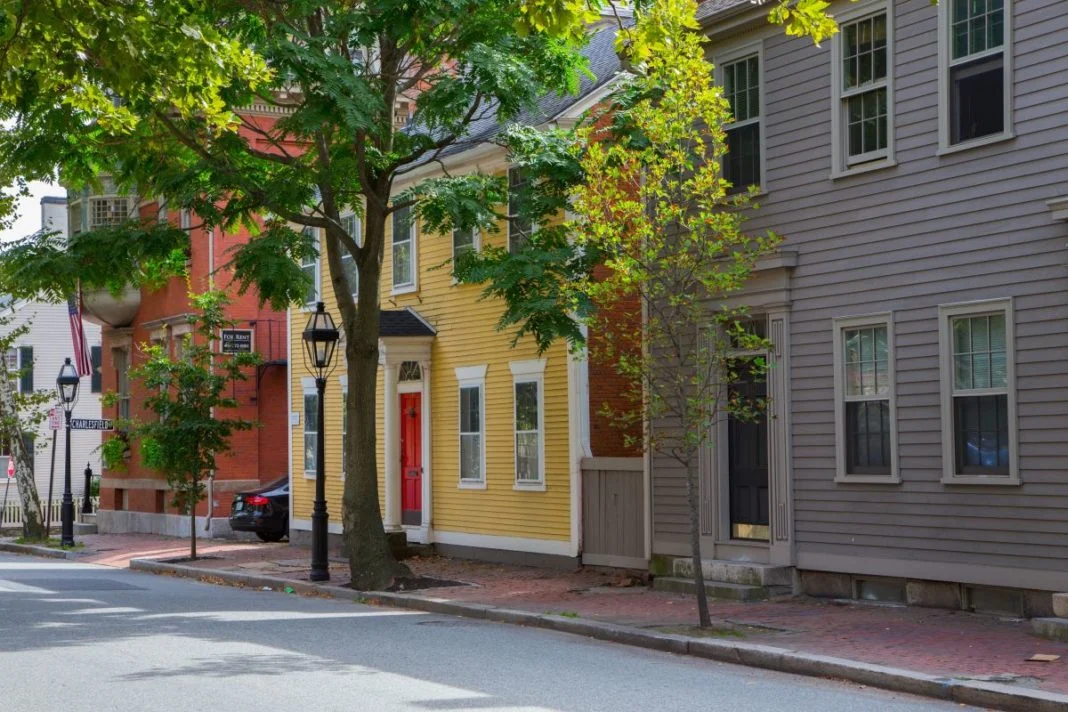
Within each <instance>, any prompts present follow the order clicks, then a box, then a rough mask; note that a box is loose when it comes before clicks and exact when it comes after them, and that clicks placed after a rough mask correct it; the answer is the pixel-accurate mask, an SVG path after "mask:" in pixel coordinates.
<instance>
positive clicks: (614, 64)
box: [415, 27, 620, 165]
mask: <svg viewBox="0 0 1068 712" xmlns="http://www.w3.org/2000/svg"><path fill="white" fill-rule="evenodd" d="M615 39H616V31H615V27H607V28H605V29H602V30H600V31H598V32H597V33H596V34H594V35H593V36H592V37H591V38H590V41H589V43H588V44H587V45H586V47H585V48H584V49H583V50H582V54H583V56H585V57H586V59H587V62H588V65H587V66H588V69H589V71H590V74H591V75H592V76H589V75H586V74H582V75H581V79H580V82H579V88H578V93H576V94H556V93H553V94H546V95H545V96H543V97H542V98H541V99H539V100H538V102H537V104H536V105H535V106H533V107H530V108H527V109H524V110H523V111H521V112H520V114H519V116H517V117H516V118H515V119H514V120H513V121H511V122H509V123H512V124H519V125H526V126H537V125H539V124H544V123H545V122H547V121H550V120H551V119H553V118H554V117H556V116H558V115H559V114H561V113H563V112H564V111H566V110H567V109H568V108H570V107H571V106H574V105H575V104H577V103H578V102H580V101H582V100H583V99H585V98H586V97H588V96H589V95H590V94H592V93H593V92H595V91H596V90H597V89H600V88H601V87H602V86H604V85H605V84H606V83H607V82H608V81H609V80H611V79H612V77H614V76H615V75H616V74H617V73H618V72H619V70H620V62H619V56H618V55H616V52H615ZM507 125H508V124H506V123H502V122H500V121H499V120H498V119H497V110H496V107H495V106H488V107H486V108H485V109H484V110H483V111H482V112H481V113H480V115H479V116H478V118H476V119H475V120H474V121H472V122H471V124H470V126H469V127H468V131H467V135H466V136H465V137H464V138H462V139H461V140H459V141H457V142H456V143H454V144H452V145H451V146H449V147H448V148H446V149H445V150H443V151H442V152H441V153H440V154H439V156H449V155H453V154H456V153H461V152H463V151H467V150H469V149H471V148H473V147H474V146H477V145H479V144H482V143H488V142H490V141H492V140H493V138H494V137H495V136H496V135H497V134H499V133H500V132H501V130H502V129H503V128H504V127H505V126H507ZM429 159H430V157H429V156H425V157H424V158H423V159H422V160H419V161H416V162H415V165H418V164H419V163H424V162H426V161H428V160H429Z"/></svg>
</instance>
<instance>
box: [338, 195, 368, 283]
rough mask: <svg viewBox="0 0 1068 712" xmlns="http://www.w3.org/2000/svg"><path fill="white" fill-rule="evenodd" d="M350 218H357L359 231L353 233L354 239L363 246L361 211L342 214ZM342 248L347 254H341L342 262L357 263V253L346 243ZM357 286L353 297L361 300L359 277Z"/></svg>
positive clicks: (357, 229)
mask: <svg viewBox="0 0 1068 712" xmlns="http://www.w3.org/2000/svg"><path fill="white" fill-rule="evenodd" d="M348 218H355V219H356V232H357V234H356V235H353V236H352V237H353V239H354V240H356V244H357V245H358V246H360V247H363V218H361V217H360V215H359V213H357V212H355V211H349V212H347V213H345V214H344V215H342V216H341V219H342V220H347V219H348ZM342 248H343V249H344V250H345V254H343V255H342V256H341V264H342V265H344V264H345V260H346V259H348V260H352V262H353V264H355V263H356V255H354V254H352V253H351V252H349V250H348V248H347V247H345V246H344V245H342ZM358 276H359V274H358V273H357V277H358ZM355 286H356V291H355V292H353V293H352V298H353V299H355V300H357V301H358V300H359V296H360V283H359V279H357V281H356V285H355Z"/></svg>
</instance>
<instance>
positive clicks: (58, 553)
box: [0, 541, 80, 559]
mask: <svg viewBox="0 0 1068 712" xmlns="http://www.w3.org/2000/svg"><path fill="white" fill-rule="evenodd" d="M0 551H7V552H10V553H12V554H29V555H31V556H42V557H45V558H48V559H77V558H78V557H79V556H80V553H79V552H77V551H64V550H63V549H52V548H51V547H47V546H35V545H33V544H15V543H13V542H8V541H2V542H0Z"/></svg>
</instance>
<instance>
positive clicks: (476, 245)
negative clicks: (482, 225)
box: [450, 223, 511, 261]
mask: <svg viewBox="0 0 1068 712" xmlns="http://www.w3.org/2000/svg"><path fill="white" fill-rule="evenodd" d="M509 224H511V223H509ZM450 237H451V238H452V259H453V261H455V260H456V231H455V230H453V231H452V234H451V235H450ZM471 249H473V250H474V251H475V252H478V251H479V250H481V249H482V231H481V230H479V229H477V228H475V229H474V235H472V238H471Z"/></svg>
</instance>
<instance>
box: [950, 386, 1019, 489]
mask: <svg viewBox="0 0 1068 712" xmlns="http://www.w3.org/2000/svg"><path fill="white" fill-rule="evenodd" d="M1008 400H1009V396H1008V394H1007V393H1003V394H991V395H965V396H960V395H955V396H953V451H954V465H955V467H956V471H957V472H958V473H960V474H962V475H1001V476H1008V475H1009V462H1010V458H1011V457H1012V453H1011V444H1010V442H1009V422H1008ZM984 407H985V408H990V407H993V409H994V412H993V422H991V420H990V418H991V416H990V415H989V412H988V411H987V412H984V410H983V409H984ZM991 439H992V445H993V448H992V449H991V448H990V447H989V445H990V444H991ZM991 458H992V460H993V461H992V463H991ZM976 460H978V462H976Z"/></svg>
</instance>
